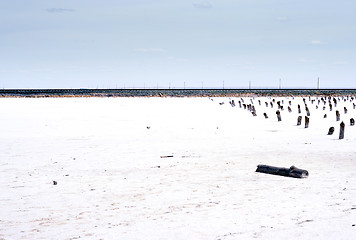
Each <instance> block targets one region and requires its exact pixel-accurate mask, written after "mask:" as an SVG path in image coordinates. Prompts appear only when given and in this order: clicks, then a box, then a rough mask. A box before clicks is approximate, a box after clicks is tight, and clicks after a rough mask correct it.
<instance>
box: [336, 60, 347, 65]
mask: <svg viewBox="0 0 356 240" xmlns="http://www.w3.org/2000/svg"><path fill="white" fill-rule="evenodd" d="M334 64H335V65H347V64H349V62H348V61H344V60H339V61H335V62H334Z"/></svg>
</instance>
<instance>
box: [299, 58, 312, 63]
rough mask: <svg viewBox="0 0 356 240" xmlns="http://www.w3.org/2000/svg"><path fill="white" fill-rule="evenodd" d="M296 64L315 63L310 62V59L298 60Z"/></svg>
mask: <svg viewBox="0 0 356 240" xmlns="http://www.w3.org/2000/svg"><path fill="white" fill-rule="evenodd" d="M298 62H301V63H312V62H315V61H314V60H312V59H308V58H300V59H299V60H298Z"/></svg>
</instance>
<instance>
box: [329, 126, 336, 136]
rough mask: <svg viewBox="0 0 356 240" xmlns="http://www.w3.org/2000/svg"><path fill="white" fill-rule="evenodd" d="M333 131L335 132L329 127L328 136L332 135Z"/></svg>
mask: <svg viewBox="0 0 356 240" xmlns="http://www.w3.org/2000/svg"><path fill="white" fill-rule="evenodd" d="M334 131H335V128H334V127H330V128H329V132H328V135H333V133H334Z"/></svg>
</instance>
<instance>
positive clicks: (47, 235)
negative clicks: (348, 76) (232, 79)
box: [0, 97, 356, 240]
mask: <svg viewBox="0 0 356 240" xmlns="http://www.w3.org/2000/svg"><path fill="white" fill-rule="evenodd" d="M243 99H244V102H245V104H250V103H251V98H247V97H245V98H243ZM305 99H306V103H307V105H308V107H309V109H310V112H311V116H310V126H309V128H305V127H304V116H305V115H306V112H305V108H304V103H303V100H302V97H296V98H292V97H289V98H285V97H279V98H275V103H274V106H273V108H271V105H270V102H271V101H272V98H265V97H260V98H257V97H256V98H255V99H252V101H253V105H254V106H255V108H256V112H257V116H256V117H254V116H252V114H251V112H250V111H248V110H245V109H243V108H240V107H239V104H238V101H239V100H240V98H213V99H210V98H42V99H36V98H30V99H28V98H2V99H0V111H1V112H0V133H1V135H0V171H1V178H0V192H1V195H0V239H79V238H80V239H184V240H186V239H214V240H217V239H226V240H230V239H254V238H257V239H312V238H313V239H355V236H356V227H355V224H356V187H355V183H356V174H355V172H356V126H350V121H349V119H350V118H356V110H355V109H353V103H356V101H355V100H354V101H351V99H346V98H345V99H346V101H344V99H342V98H341V97H340V100H339V101H338V104H337V107H333V110H332V111H330V110H329V105H328V103H327V104H326V105H325V106H326V109H325V110H323V106H324V105H323V103H322V102H320V105H319V107H318V109H316V105H317V104H318V100H320V97H319V98H316V97H312V98H311V100H315V101H314V102H313V103H312V102H311V101H309V98H308V97H306V98H305ZM230 100H234V101H235V104H236V106H235V107H232V106H231V105H230V104H229V101H230ZM258 100H260V101H261V105H259V104H258ZM282 100H283V101H284V104H283V105H284V110H283V111H282V110H281V116H282V121H281V122H278V121H277V117H276V113H275V112H276V110H277V104H276V102H277V101H282ZM289 101H291V103H292V105H291V108H292V112H291V113H289V112H288V110H287V107H288V106H289V103H288V102H289ZM222 102H224V103H225V104H223V105H220V104H219V103H222ZM265 102H267V103H268V104H269V106H268V107H266V106H265ZM298 104H300V105H301V110H302V112H301V114H298V112H297V105H298ZM344 107H347V109H348V113H346V114H345V113H344ZM335 110H339V111H340V113H341V120H342V121H344V122H345V125H346V127H345V138H344V139H342V140H339V125H340V122H337V121H336V117H335ZM264 112H265V113H267V114H268V116H269V118H268V119H265V118H264V116H263V113H264ZM324 114H327V118H323V116H324ZM299 115H300V116H303V122H302V125H300V126H297V125H296V124H297V117H298V116H299ZM331 126H333V127H335V133H334V134H333V135H327V132H328V129H329V127H331ZM167 156H169V157H167ZM258 164H268V165H272V166H280V167H290V166H291V165H295V166H297V167H299V168H302V169H306V170H308V171H309V174H310V175H309V177H308V178H306V179H296V178H287V177H281V176H274V175H268V174H262V173H256V172H255V170H256V166H257V165H258ZM53 181H56V182H57V185H54V184H53Z"/></svg>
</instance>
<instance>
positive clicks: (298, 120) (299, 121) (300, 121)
mask: <svg viewBox="0 0 356 240" xmlns="http://www.w3.org/2000/svg"><path fill="white" fill-rule="evenodd" d="M301 124H302V116H299V117H298V119H297V126H299V125H301Z"/></svg>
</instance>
